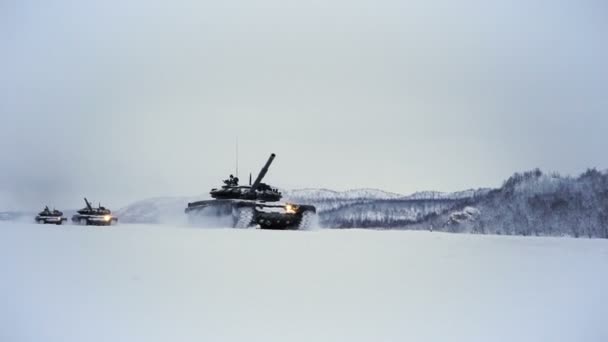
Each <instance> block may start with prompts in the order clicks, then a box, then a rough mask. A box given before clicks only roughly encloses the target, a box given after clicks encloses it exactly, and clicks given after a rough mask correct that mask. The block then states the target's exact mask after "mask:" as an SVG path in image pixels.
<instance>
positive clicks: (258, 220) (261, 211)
mask: <svg viewBox="0 0 608 342" xmlns="http://www.w3.org/2000/svg"><path fill="white" fill-rule="evenodd" d="M275 157H276V155H275V154H274V153H273V154H271V155H270V158H268V161H267V162H266V164H265V165H264V167H263V168H262V170H261V171H260V173H259V174H258V176H257V178H256V179H255V182H253V184H250V185H246V186H243V185H239V184H238V183H239V179H238V178H236V177H233V176H232V175H230V178H229V179H227V180H225V181H224V186H222V187H221V188H219V189H212V190H211V192H210V194H211V197H212V198H213V199H212V200H207V201H198V202H192V203H188V207H187V208H186V210H185V212H186V214H188V215H189V217H190V219H191V222H197V221H198V220H197V219H198V218H204V217H224V218H226V217H228V218H232V226H233V227H235V228H249V227H255V226H259V227H260V228H262V229H306V228H309V227H310V225H311V224H312V221H313V219H314V217H315V215H316V208H315V207H314V206H311V205H299V204H294V203H280V202H279V201H280V200H281V198H282V194H281V192H280V191H279V190H277V189H276V188H273V187H271V186H269V185H268V184H265V183H262V180H263V179H264V177H265V176H266V173H267V172H268V169H269V168H270V165H271V164H272V162H273V161H274V158H275ZM250 183H251V178H250Z"/></svg>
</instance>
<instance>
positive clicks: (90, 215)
mask: <svg viewBox="0 0 608 342" xmlns="http://www.w3.org/2000/svg"><path fill="white" fill-rule="evenodd" d="M84 202H85V203H86V205H87V206H86V207H85V208H82V209H80V210H78V211H77V214H76V215H74V216H72V222H74V223H77V224H80V225H83V226H110V225H112V224H114V223H116V222H118V218H117V217H115V216H113V215H112V211H111V210H110V209H107V208H105V207H102V206H101V204H100V205H99V206H98V207H97V208H93V207H92V206H91V203H89V201H88V200H87V199H86V197H85V199H84Z"/></svg>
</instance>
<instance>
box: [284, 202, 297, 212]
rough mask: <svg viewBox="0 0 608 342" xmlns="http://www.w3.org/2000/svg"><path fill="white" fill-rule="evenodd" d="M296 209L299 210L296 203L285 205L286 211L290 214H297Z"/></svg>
mask: <svg viewBox="0 0 608 342" xmlns="http://www.w3.org/2000/svg"><path fill="white" fill-rule="evenodd" d="M296 210H297V207H296V206H295V205H292V204H287V205H286V206H285V211H286V212H287V213H288V214H295V213H296Z"/></svg>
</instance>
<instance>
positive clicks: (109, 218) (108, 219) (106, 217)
mask: <svg viewBox="0 0 608 342" xmlns="http://www.w3.org/2000/svg"><path fill="white" fill-rule="evenodd" d="M111 219H112V216H110V215H105V216H104V217H103V220H104V221H106V222H108V221H110V220H111Z"/></svg>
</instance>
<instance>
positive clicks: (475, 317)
mask: <svg viewBox="0 0 608 342" xmlns="http://www.w3.org/2000/svg"><path fill="white" fill-rule="evenodd" d="M0 272H1V273H0V274H1V276H0V277H1V278H0V341H7V342H18V341H39V342H42V341H44V342H54V341H57V342H68V341H74V342H83V341H87V342H90V341H113V342H117V341H125V342H136V341H146V342H148V341H467V342H469V341H484V342H485V341H518V342H520V341H534V342H537V341H551V342H556V341H584V342H593V341H597V342H605V341H608V241H606V240H586V239H569V238H523V237H499V236H479V235H449V234H441V233H429V232H404V231H366V230H348V231H344V230H317V231H308V232H297V231H296V232H274V231H259V230H232V229H194V228H184V227H182V228H179V227H170V226H158V225H150V226H144V225H119V226H116V227H112V228H85V227H78V226H63V227H56V226H37V225H32V224H24V223H8V222H3V223H0Z"/></svg>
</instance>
